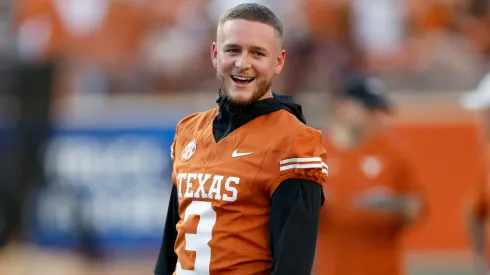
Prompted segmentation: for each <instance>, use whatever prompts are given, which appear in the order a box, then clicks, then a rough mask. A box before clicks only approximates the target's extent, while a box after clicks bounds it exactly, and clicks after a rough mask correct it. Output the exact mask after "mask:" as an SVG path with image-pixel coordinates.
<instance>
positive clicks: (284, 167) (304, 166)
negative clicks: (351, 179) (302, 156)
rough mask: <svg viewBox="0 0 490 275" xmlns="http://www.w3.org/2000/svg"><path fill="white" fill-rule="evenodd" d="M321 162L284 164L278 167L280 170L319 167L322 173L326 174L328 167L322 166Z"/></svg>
mask: <svg viewBox="0 0 490 275" xmlns="http://www.w3.org/2000/svg"><path fill="white" fill-rule="evenodd" d="M324 167H325V166H324V164H323V163H311V164H289V165H285V166H281V167H280V168H279V170H280V171H285V170H290V169H311V168H320V169H322V173H325V174H327V175H328V168H324Z"/></svg>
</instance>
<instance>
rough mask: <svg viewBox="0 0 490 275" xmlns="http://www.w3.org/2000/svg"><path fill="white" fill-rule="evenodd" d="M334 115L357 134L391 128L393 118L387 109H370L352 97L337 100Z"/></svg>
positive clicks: (339, 121) (362, 134)
mask: <svg viewBox="0 0 490 275" xmlns="http://www.w3.org/2000/svg"><path fill="white" fill-rule="evenodd" d="M333 116H334V118H335V120H336V121H337V122H338V123H340V124H341V125H343V126H345V127H347V129H349V131H350V132H351V133H352V134H354V135H356V136H364V135H365V134H366V133H368V132H373V131H378V130H382V129H386V128H389V126H390V125H391V124H392V119H393V118H392V115H391V114H389V113H388V112H386V111H383V110H379V109H374V110H370V109H368V108H366V107H365V106H364V105H363V104H362V103H361V102H359V101H357V100H354V99H350V98H344V99H339V100H338V101H337V102H336V104H335V107H334V113H333Z"/></svg>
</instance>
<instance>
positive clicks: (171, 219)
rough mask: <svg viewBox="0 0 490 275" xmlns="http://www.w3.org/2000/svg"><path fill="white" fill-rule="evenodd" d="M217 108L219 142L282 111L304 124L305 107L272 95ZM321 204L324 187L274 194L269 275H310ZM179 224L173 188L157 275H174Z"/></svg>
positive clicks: (292, 187) (302, 186) (300, 186)
mask: <svg viewBox="0 0 490 275" xmlns="http://www.w3.org/2000/svg"><path fill="white" fill-rule="evenodd" d="M217 103H218V104H219V110H220V112H219V114H218V115H217V116H216V118H215V119H214V121H213V134H214V137H215V139H216V141H219V140H221V139H223V138H224V137H226V136H227V135H229V134H230V133H231V132H233V131H234V130H236V129H238V128H239V127H241V126H242V125H244V124H246V123H247V122H249V121H251V120H253V119H254V118H256V117H258V116H261V115H265V114H268V113H271V112H274V111H277V110H281V109H284V110H287V111H289V112H290V113H292V114H294V115H295V116H296V117H297V118H298V119H299V120H301V121H302V122H303V123H305V119H304V117H303V115H302V111H301V106H299V105H297V104H295V103H294V102H293V101H292V100H291V98H290V97H285V96H279V95H274V98H269V99H265V100H261V101H257V102H255V103H254V104H251V105H249V106H247V107H239V106H235V105H233V104H231V103H229V102H227V100H226V99H225V98H224V97H220V98H219V99H218V101H217ZM323 200H324V197H323V192H322V188H321V186H320V185H319V184H317V183H315V182H311V181H308V180H300V179H288V180H285V181H284V182H282V183H281V184H280V185H279V187H278V188H277V189H276V191H275V192H274V194H273V196H272V199H271V209H270V220H269V230H270V235H269V237H270V247H271V255H272V271H271V275H279V274H281V275H283V274H302V275H303V274H305V275H307V274H310V273H311V269H312V265H313V260H314V257H315V247H316V240H317V235H318V221H319V215H320V207H321V205H322V204H323ZM178 222H179V201H178V195H177V189H176V187H175V185H173V187H172V193H171V196H170V202H169V207H168V212H167V220H166V223H165V228H164V232H163V239H162V244H161V248H160V254H159V256H158V260H157V264H156V267H155V275H171V274H173V272H174V271H175V266H176V263H177V255H176V254H175V250H174V245H175V240H176V238H177V229H176V224H177V223H178ZM243 275H249V274H243ZM250 275H251V274H250Z"/></svg>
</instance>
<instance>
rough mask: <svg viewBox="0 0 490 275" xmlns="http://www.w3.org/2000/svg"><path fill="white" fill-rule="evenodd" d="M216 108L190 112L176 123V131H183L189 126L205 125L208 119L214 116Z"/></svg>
mask: <svg viewBox="0 0 490 275" xmlns="http://www.w3.org/2000/svg"><path fill="white" fill-rule="evenodd" d="M216 113H217V110H216V108H213V109H209V110H207V111H204V112H198V113H193V114H190V115H188V116H186V117H184V118H182V119H181V120H180V121H179V122H178V123H177V131H178V132H179V131H183V130H186V129H189V128H196V127H199V126H201V127H202V126H204V125H206V124H207V123H208V122H209V121H210V120H212V119H213V118H214V117H215V116H216Z"/></svg>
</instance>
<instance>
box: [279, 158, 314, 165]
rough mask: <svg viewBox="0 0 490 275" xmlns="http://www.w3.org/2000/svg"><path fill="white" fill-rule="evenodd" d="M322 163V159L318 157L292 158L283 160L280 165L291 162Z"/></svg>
mask: <svg viewBox="0 0 490 275" xmlns="http://www.w3.org/2000/svg"><path fill="white" fill-rule="evenodd" d="M319 161H322V158H320V157H316V158H290V159H283V160H281V161H280V162H279V164H281V165H283V164H286V163H291V162H319Z"/></svg>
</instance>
